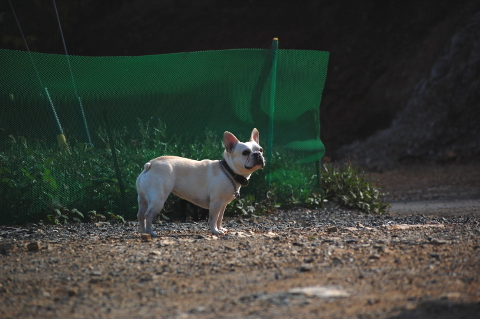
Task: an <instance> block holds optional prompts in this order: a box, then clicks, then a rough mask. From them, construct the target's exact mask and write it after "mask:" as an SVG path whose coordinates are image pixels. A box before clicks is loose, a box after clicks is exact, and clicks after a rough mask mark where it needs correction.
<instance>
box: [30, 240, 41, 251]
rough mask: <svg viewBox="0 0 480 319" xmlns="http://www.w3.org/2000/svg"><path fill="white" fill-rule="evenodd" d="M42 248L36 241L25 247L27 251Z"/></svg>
mask: <svg viewBox="0 0 480 319" xmlns="http://www.w3.org/2000/svg"><path fill="white" fill-rule="evenodd" d="M41 248H42V246H41V244H40V242H38V241H36V242H33V243H29V244H28V245H27V250H28V251H39V250H40V249H41Z"/></svg>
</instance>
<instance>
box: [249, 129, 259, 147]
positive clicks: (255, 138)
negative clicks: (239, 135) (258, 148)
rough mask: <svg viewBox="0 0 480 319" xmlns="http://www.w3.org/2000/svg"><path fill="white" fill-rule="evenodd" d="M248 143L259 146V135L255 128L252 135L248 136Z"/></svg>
mask: <svg viewBox="0 0 480 319" xmlns="http://www.w3.org/2000/svg"><path fill="white" fill-rule="evenodd" d="M250 141H254V142H255V143H257V144H258V145H260V133H259V132H258V130H257V129H256V128H254V129H253V131H252V135H250Z"/></svg>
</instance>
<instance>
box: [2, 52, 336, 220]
mask: <svg viewBox="0 0 480 319" xmlns="http://www.w3.org/2000/svg"><path fill="white" fill-rule="evenodd" d="M327 63H328V53H327V52H321V51H303V50H276V49H275V48H274V49H268V50H263V49H238V50H223V51H206V52H188V53H177V54H163V55H150V56H134V57H86V56H70V57H68V58H67V56H64V55H54V54H42V53H32V54H29V53H28V52H22V51H11V50H0V66H1V72H0V103H1V106H0V136H1V143H0V152H1V153H0V155H1V156H2V157H1V158H0V165H1V166H0V174H1V175H0V181H1V186H2V187H1V190H0V196H1V199H0V200H1V201H2V202H3V205H2V212H1V216H0V223H2V222H3V223H7V222H19V221H20V222H21V221H22V218H23V219H29V218H30V219H31V218H32V217H34V216H36V215H38V214H40V212H41V211H44V209H45V207H47V206H49V205H57V204H61V205H65V206H66V205H69V206H71V207H73V206H75V207H82V208H83V209H93V208H95V207H89V205H88V202H91V203H94V202H95V203H97V202H96V201H95V200H92V198H93V197H95V196H96V197H98V198H101V197H102V196H104V197H105V198H107V199H106V200H105V203H102V207H103V210H105V211H111V210H115V209H118V206H116V205H120V204H119V203H121V205H122V210H121V211H122V213H123V214H124V215H126V216H128V217H131V216H135V214H136V212H135V200H136V195H135V194H134V188H132V187H131V186H132V184H134V182H135V177H136V175H138V174H139V173H140V171H141V168H140V167H141V166H142V165H143V162H144V161H146V160H148V159H149V158H147V156H151V157H156V156H160V155H164V154H163V153H164V152H168V151H172V150H173V151H175V150H178V154H171V155H180V156H193V157H195V155H192V153H193V154H195V150H191V151H192V152H190V153H189V152H188V151H187V150H188V149H189V145H190V149H191V148H192V147H193V146H192V145H201V141H204V140H209V141H210V140H212V141H213V142H212V143H216V142H218V143H221V140H222V134H223V132H224V131H230V132H232V133H234V134H235V135H237V137H239V138H240V139H246V138H248V137H249V134H250V132H251V129H252V128H253V127H256V128H258V129H259V131H260V138H261V143H262V146H264V148H265V149H266V152H267V157H268V160H269V161H270V163H267V165H269V164H272V166H271V167H270V169H269V170H268V171H267V173H268V174H264V175H262V178H263V177H267V176H268V178H271V179H272V183H277V184H280V183H284V184H289V185H293V184H294V182H293V181H290V180H289V176H291V175H292V174H293V175H295V174H296V173H295V172H293V171H292V170H293V169H290V168H289V167H288V166H289V165H290V163H296V165H306V166H309V167H315V163H316V162H318V161H319V160H320V159H321V157H322V156H323V154H324V147H323V144H322V142H321V141H320V124H319V105H320V101H321V96H322V90H323V86H324V82H325V78H326V70H327ZM270 115H273V116H270ZM149 123H150V124H149ZM149 125H150V126H152V127H153V126H155V128H150V130H151V131H150V132H151V133H150V135H151V137H156V138H158V139H160V140H161V143H160V141H158V144H155V143H156V142H155V141H151V142H150V143H153V144H155V145H150V149H154V148H155V147H157V148H161V149H158V150H157V152H156V154H155V153H148V152H145V151H141V150H139V148H138V145H137V143H141V142H142V141H143V140H142V139H141V138H140V137H141V133H142V132H143V134H144V135H145V134H148V133H146V132H147V127H149ZM142 130H143V131H142ZM139 132H140V133H139ZM62 133H63V134H64V135H61V134H62ZM56 136H57V137H58V136H60V138H63V136H65V137H66V141H67V143H68V145H70V149H65V148H64V149H62V148H59V147H58V145H57V137H56ZM143 138H145V136H143ZM82 143H87V144H88V145H90V143H92V144H93V147H87V146H85V147H84V148H82V149H81V150H79V148H78V145H82ZM114 143H117V144H119V143H120V144H121V145H122V147H128V144H129V143H130V146H131V147H132V149H134V150H135V152H137V153H138V154H137V155H138V156H137V157H136V160H137V162H138V163H135V165H136V166H137V167H138V169H131V172H130V171H128V172H126V168H125V166H128V165H130V164H129V163H124V162H123V160H124V157H125V154H122V152H121V151H122V150H121V147H120V146H118V145H117V146H115V145H113V146H114V147H112V144H114ZM144 143H146V142H145V141H144ZM169 143H170V145H169ZM195 143H200V144H195ZM173 144H175V145H177V144H181V147H180V146H178V147H177V148H170V149H169V146H173ZM75 145H76V146H77V147H76V148H75V147H74V146H75ZM39 148H40V149H43V151H42V152H43V153H42V152H39V153H36V152H37V150H38V149H39ZM217 148H218V146H217ZM112 149H113V151H112ZM45 150H50V152H51V153H48V151H45ZM198 151H199V152H198V153H199V156H201V155H205V156H207V155H208V156H213V158H212V159H215V158H218V159H220V158H221V150H220V151H217V152H216V153H215V151H212V152H211V153H212V154H210V153H208V152H207V153H206V152H205V147H201V150H198ZM45 152H47V153H48V154H49V155H45ZM62 152H63V153H68V152H69V154H70V155H68V156H73V157H72V158H68V157H66V156H67V155H65V156H63V157H59V158H61V160H60V159H59V158H57V157H56V156H57V155H55V154H58V153H62ZM81 152H89V153H88V154H91V155H90V156H87V157H88V158H89V160H91V161H93V159H94V158H96V156H100V155H99V153H102V152H103V153H104V154H103V155H102V156H105V157H108V158H110V159H111V163H112V164H111V167H114V168H115V169H114V168H111V170H112V171H111V172H112V174H110V175H111V176H110V175H109V176H100V175H101V173H99V172H97V171H95V173H91V172H89V171H90V170H93V167H95V165H96V164H95V162H91V163H89V164H88V165H87V166H86V167H85V170H86V172H84V175H85V176H84V177H82V178H83V180H82V178H80V179H77V178H76V177H75V176H73V175H82V171H81V170H79V171H77V172H75V173H66V171H67V169H66V168H65V163H63V164H62V165H56V164H58V162H59V161H72V166H75V167H77V168H79V167H80V166H81V165H83V164H81V163H80V164H79V162H76V159H77V158H80V157H81V156H82V154H77V153H81ZM123 152H126V151H123ZM279 152H280V153H279ZM72 154H73V155H72ZM142 156H143V157H142ZM282 156H284V157H286V158H287V159H286V160H282V159H281V157H282ZM115 157H116V158H115ZM97 164H98V165H101V164H100V163H97ZM273 164H275V165H273ZM57 167H62V171H59V169H58V168H57ZM67 167H68V164H67ZM267 167H268V166H267ZM71 168H72V167H70V168H69V169H71ZM99 171H100V170H99ZM89 174H90V175H89ZM122 174H123V176H122ZM87 175H88V176H87ZM106 175H108V174H106ZM293 175H292V176H293ZM307 178H308V177H307ZM80 180H81V181H80ZM106 180H107V181H108V180H109V181H110V182H109V183H108V187H107V185H106ZM35 183H36V184H37V185H38V184H44V186H45V185H46V186H45V187H46V188H47V189H49V190H50V191H45V189H42V188H39V189H35V187H36V186H35V185H34V184H35ZM95 183H98V185H97V186H95ZM122 183H123V186H122ZM268 183H270V181H268ZM95 187H97V188H95ZM65 189H68V190H69V191H68V194H69V195H68V196H66V195H64V194H65V192H66V191H65ZM109 192H110V193H111V194H113V195H108V194H110V193H109ZM44 193H46V194H44ZM109 196H110V197H109ZM16 197H19V198H16ZM92 205H93V204H92ZM97 205H98V203H97ZM98 209H99V208H98V207H97V210H98ZM20 211H21V212H22V213H21V214H20ZM20 215H21V216H20ZM12 216H17V217H15V218H14V217H12ZM18 216H20V217H18Z"/></svg>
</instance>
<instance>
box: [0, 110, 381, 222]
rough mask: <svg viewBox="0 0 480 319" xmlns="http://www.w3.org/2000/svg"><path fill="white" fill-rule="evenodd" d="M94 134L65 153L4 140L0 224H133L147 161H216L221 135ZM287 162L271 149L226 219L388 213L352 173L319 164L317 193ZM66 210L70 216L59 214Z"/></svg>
mask: <svg viewBox="0 0 480 319" xmlns="http://www.w3.org/2000/svg"><path fill="white" fill-rule="evenodd" d="M97 134H98V137H99V139H100V141H101V142H102V144H101V145H96V146H95V147H92V146H90V145H88V144H83V143H71V145H70V147H69V148H66V149H59V148H56V147H51V146H50V145H46V144H44V143H42V142H41V141H27V140H26V139H24V138H22V137H11V138H10V145H9V148H8V149H6V150H5V151H2V152H0V201H1V206H2V214H1V215H0V224H14V223H16V224H18V223H24V222H35V221H38V220H40V219H43V220H47V216H49V217H50V218H54V220H55V222H59V221H61V222H72V221H73V220H78V219H79V216H80V217H84V216H92V214H94V215H95V216H107V217H108V216H115V219H116V220H119V219H123V217H124V218H126V219H128V220H133V219H135V218H136V211H137V202H136V198H137V193H136V188H135V181H136V178H137V176H138V175H139V174H140V172H141V171H142V170H143V166H144V164H145V163H146V162H147V161H149V160H150V159H152V158H156V157H159V156H163V155H177V156H182V157H188V158H193V159H198V160H201V159H205V158H209V159H221V156H222V153H223V146H222V137H221V136H217V135H216V134H214V133H212V132H210V131H208V130H207V131H206V132H205V135H204V136H201V137H199V138H188V137H185V136H167V134H166V128H165V125H164V124H163V123H162V122H161V121H159V120H153V119H152V120H150V121H147V122H141V121H139V122H138V131H136V132H128V131H127V130H126V129H123V130H113V131H112V132H111V134H107V131H106V129H105V128H100V129H99V130H98V132H97ZM111 138H112V139H114V142H115V143H114V145H115V150H113V149H112V146H111V145H112V144H113V143H112V141H110V139H111ZM113 151H115V152H116V154H117V158H118V166H119V167H120V170H119V171H120V174H119V175H117V172H116V171H115V167H114V164H113ZM295 158H298V156H295V154H293V153H289V151H287V150H282V149H277V150H276V151H275V152H274V153H273V158H272V160H271V162H270V163H267V165H266V167H265V169H263V170H259V171H257V172H256V173H254V174H253V175H252V178H251V183H250V186H248V187H246V188H242V189H241V194H242V198H241V199H240V200H235V201H233V202H232V203H231V204H229V205H228V206H227V211H226V215H251V214H262V213H268V212H272V211H273V210H274V209H275V208H278V207H291V206H295V205H302V206H310V207H321V206H322V205H323V203H324V202H325V201H335V202H339V203H340V204H342V205H345V206H347V207H351V208H354V209H359V210H361V211H364V212H369V213H384V212H385V210H386V209H388V204H386V203H384V202H383V201H382V199H381V197H382V196H381V195H382V194H381V193H380V191H379V189H378V187H377V186H376V185H375V183H373V182H371V181H369V179H368V178H367V177H366V176H365V174H363V172H361V171H360V170H359V169H358V168H356V167H353V166H352V165H350V164H347V165H345V166H335V165H332V164H330V163H328V162H327V163H325V165H324V170H322V172H321V180H322V186H321V188H319V187H318V185H317V172H316V170H315V165H314V164H313V163H311V164H297V163H295V160H294V159H295ZM269 175H270V180H271V183H270V187H268V185H267V180H268V178H267V177H268V176H269ZM120 179H121V180H122V181H123V185H124V191H123V193H122V191H121V190H120V187H119V182H120ZM67 208H68V209H70V212H74V213H62V212H65V211H68V210H67ZM73 209H75V211H74V210H73ZM177 210H178V198H176V197H175V196H173V195H171V196H170V197H169V200H168V201H167V204H166V207H165V212H164V214H165V215H168V216H169V217H170V218H175V217H176V212H177ZM79 212H90V213H91V214H83V213H79ZM92 212H93V213H92ZM52 216H53V217H52ZM55 216H58V217H59V218H55ZM61 216H63V217H61ZM69 216H74V217H71V218H70V219H69ZM60 217H61V218H60ZM85 218H86V217H85Z"/></svg>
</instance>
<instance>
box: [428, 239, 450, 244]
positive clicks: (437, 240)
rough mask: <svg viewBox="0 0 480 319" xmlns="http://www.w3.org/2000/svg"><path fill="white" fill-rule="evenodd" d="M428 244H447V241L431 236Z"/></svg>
mask: <svg viewBox="0 0 480 319" xmlns="http://www.w3.org/2000/svg"><path fill="white" fill-rule="evenodd" d="M430 244H432V245H445V244H448V241H446V240H443V239H438V238H432V240H430Z"/></svg>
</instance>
